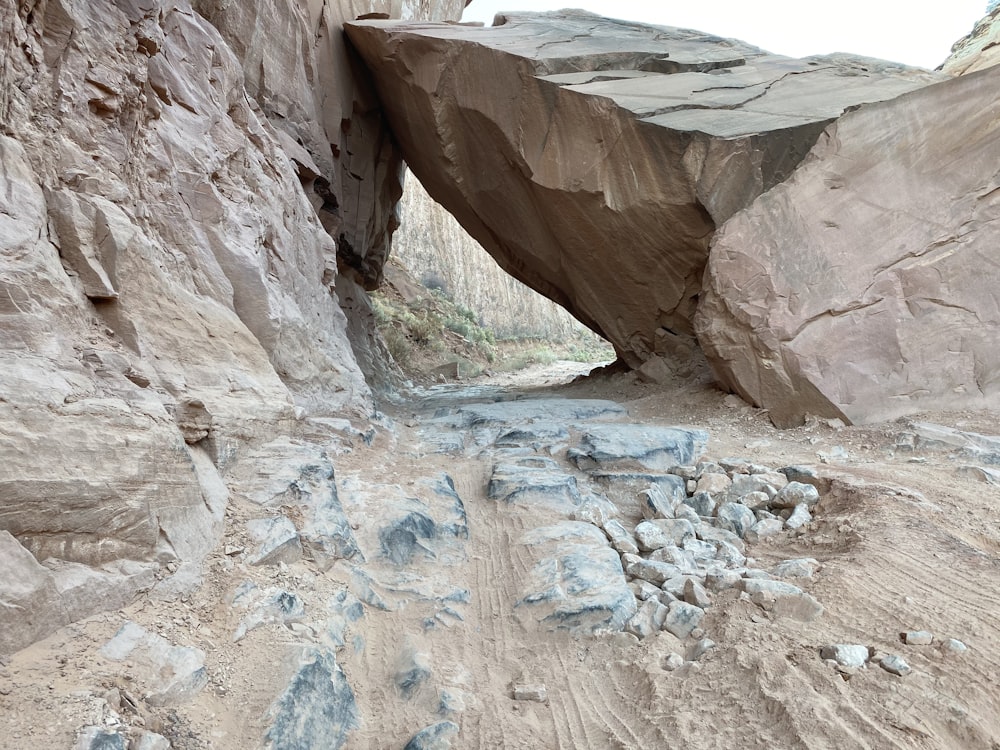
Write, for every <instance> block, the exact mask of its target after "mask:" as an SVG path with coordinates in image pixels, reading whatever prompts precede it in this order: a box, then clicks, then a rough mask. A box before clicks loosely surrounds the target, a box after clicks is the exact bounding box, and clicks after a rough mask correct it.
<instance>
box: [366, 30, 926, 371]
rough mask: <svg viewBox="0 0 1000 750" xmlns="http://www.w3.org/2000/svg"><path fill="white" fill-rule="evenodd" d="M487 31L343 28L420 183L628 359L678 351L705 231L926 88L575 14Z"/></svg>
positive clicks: (839, 62)
mask: <svg viewBox="0 0 1000 750" xmlns="http://www.w3.org/2000/svg"><path fill="white" fill-rule="evenodd" d="M503 20H504V23H503V24H502V25H499V26H494V27H492V28H475V27H463V26H444V25H430V24H423V25H416V24H410V25H406V24H393V23H387V22H383V21H364V22H359V23H355V24H349V25H348V27H347V31H348V35H349V37H350V39H351V41H352V43H353V44H354V45H355V47H356V48H357V49H358V51H359V52H360V53H361V55H362V57H363V58H364V60H365V62H366V63H367V65H368V67H369V69H371V70H372V72H373V74H374V76H375V80H376V86H377V87H378V89H379V94H380V98H381V100H382V102H383V104H384V106H385V107H386V111H387V117H388V119H389V121H390V124H391V125H392V126H393V131H394V133H395V134H396V136H397V137H398V138H399V141H400V145H401V148H402V150H403V153H404V156H405V158H406V161H407V163H408V164H409V165H410V167H411V168H412V169H413V171H414V173H415V174H417V176H418V177H419V178H420V181H421V183H422V184H423V185H424V187H425V188H426V189H427V191H428V192H429V193H430V194H431V195H432V196H433V197H434V199H435V200H437V201H438V202H440V203H441V204H442V205H444V206H445V207H446V208H448V210H449V211H450V212H451V213H453V214H454V215H455V216H456V218H458V220H459V221H460V222H461V224H462V225H463V226H464V227H465V228H466V229H467V230H468V231H469V233H470V234H472V235H473V236H474V237H475V238H476V239H477V240H479V241H480V242H481V243H482V244H483V246H484V247H485V248H486V249H487V251H489V252H490V253H491V254H492V255H493V256H494V257H495V258H496V259H497V261H498V262H499V263H500V265H501V266H502V267H503V268H505V269H506V270H507V271H508V272H510V273H511V274H513V275H514V276H516V277H518V278H519V279H521V280H522V281H524V282H525V283H526V284H528V285H529V286H531V287H533V288H534V289H536V290H538V291H540V292H541V293H543V294H545V295H546V296H548V297H550V298H552V299H554V300H555V301H557V302H559V303H560V304H563V305H564V306H566V307H567V309H569V310H570V311H571V312H572V313H573V314H574V315H575V316H576V317H577V318H578V319H579V320H581V321H583V322H584V323H586V324H587V325H589V326H591V327H592V328H594V330H596V331H598V332H600V333H602V335H604V336H605V337H606V338H607V339H608V340H610V341H611V342H612V343H613V344H614V346H615V348H616V350H617V351H618V353H619V355H620V356H622V357H623V358H624V359H625V360H626V361H627V362H628V364H630V365H631V366H633V367H639V366H640V365H642V364H643V363H644V362H645V361H647V360H649V359H650V358H652V357H654V356H658V355H667V356H670V355H672V354H679V355H680V357H681V358H682V359H689V358H690V356H691V342H690V333H691V330H692V328H691V315H692V313H693V306H694V300H695V299H696V297H697V295H698V292H699V289H700V287H701V271H702V268H703V266H704V263H705V259H706V256H707V250H708V241H709V239H710V237H711V234H712V231H713V229H714V227H715V226H716V225H717V224H720V223H721V222H723V221H725V220H726V219H727V218H728V217H729V216H731V215H732V214H733V213H734V212H735V211H737V210H739V209H740V208H742V207H743V206H745V205H747V204H748V203H749V202H750V201H751V200H753V198H754V197H756V196H757V195H759V194H760V193H761V192H762V191H764V190H766V189H768V188H769V187H771V186H772V185H774V184H775V183H776V182H778V181H780V180H781V179H783V178H784V177H785V176H787V175H788V173H789V172H790V171H791V170H792V169H793V168H794V166H795V165H796V164H797V163H798V161H799V160H800V159H801V158H802V157H803V156H804V155H805V153H806V152H807V151H808V149H809V148H810V147H811V146H812V144H813V143H814V142H815V139H816V137H817V136H818V135H819V133H820V131H821V130H822V128H823V126H824V125H825V124H826V123H827V122H829V121H830V120H831V119H834V118H836V117H837V116H839V115H840V114H841V112H843V111H844V109H845V108H846V107H849V106H852V105H855V104H858V103H860V102H862V101H872V100H878V99H883V98H886V97H891V96H894V95H897V94H899V93H901V92H903V91H907V90H910V89H912V88H914V87H916V86H919V85H921V84H923V83H925V82H927V81H929V80H934V79H935V76H934V75H933V74H929V73H926V72H924V71H921V72H917V71H914V70H906V69H904V68H902V67H901V66H892V65H889V64H886V63H880V62H877V61H871V60H864V61H863V62H862V61H861V60H857V59H850V58H843V57H833V56H831V57H826V58H814V59H810V60H792V59H789V58H783V57H778V56H774V55H768V54H766V53H764V52H762V51H761V50H759V49H757V48H755V47H751V46H749V45H746V44H744V43H741V42H736V41H732V40H721V39H718V38H717V37H712V36H709V35H706V34H701V33H698V32H693V31H688V30H680V29H672V28H667V27H647V26H642V25H639V24H622V23H620V22H615V21H610V20H607V19H601V18H599V17H597V16H594V15H591V14H589V13H584V12H580V11H560V12H556V13H547V14H530V13H517V14H511V13H508V14H505V15H504V16H503ZM456 61H459V65H458V66H457V67H456V65H455V62H456ZM606 248H615V251H614V252H610V251H605V249H606ZM622 248H627V251H626V252H623V251H622Z"/></svg>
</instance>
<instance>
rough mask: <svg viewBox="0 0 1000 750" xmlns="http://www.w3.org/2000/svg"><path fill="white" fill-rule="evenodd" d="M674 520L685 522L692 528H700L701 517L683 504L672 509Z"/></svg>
mask: <svg viewBox="0 0 1000 750" xmlns="http://www.w3.org/2000/svg"><path fill="white" fill-rule="evenodd" d="M674 518H676V519H677V520H678V521H686V522H687V523H689V524H691V526H692V527H698V526H701V516H699V515H698V514H697V513H696V512H695V510H694V508H692V507H691V506H690V505H686V504H684V503H678V504H677V507H675V508H674Z"/></svg>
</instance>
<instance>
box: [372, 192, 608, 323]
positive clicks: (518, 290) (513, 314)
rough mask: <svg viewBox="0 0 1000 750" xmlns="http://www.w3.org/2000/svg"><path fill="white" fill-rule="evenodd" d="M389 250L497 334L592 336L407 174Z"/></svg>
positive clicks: (410, 269) (422, 278)
mask: <svg viewBox="0 0 1000 750" xmlns="http://www.w3.org/2000/svg"><path fill="white" fill-rule="evenodd" d="M400 215H401V221H402V225H401V231H399V232H397V233H396V234H395V235H394V236H393V242H392V252H393V257H395V258H396V259H397V260H398V261H400V263H402V264H403V265H404V266H405V267H406V268H407V269H408V270H409V271H410V272H411V273H412V274H413V275H414V276H415V277H417V278H418V279H419V280H420V281H421V282H422V283H423V284H424V286H428V287H440V288H441V289H442V291H444V292H446V293H447V294H448V295H449V296H450V297H451V298H452V299H454V300H455V302H457V303H459V304H460V305H464V306H465V307H468V308H469V309H471V310H472V311H474V312H475V313H476V314H477V315H478V316H479V317H480V320H481V322H482V324H483V325H484V326H486V327H487V328H490V329H492V330H493V331H494V333H495V334H496V335H497V337H498V338H541V339H564V338H566V337H568V336H588V337H589V336H594V334H593V333H591V331H590V330H589V329H588V328H586V327H585V326H584V325H583V324H581V323H580V322H578V321H577V320H576V319H575V318H574V317H573V316H572V315H570V314H569V313H568V312H566V311H565V310H564V309H563V308H561V307H559V305H557V304H555V303H554V302H552V301H551V300H549V299H547V298H546V297H543V296H541V295H540V294H538V293H537V292H535V291H533V290H532V289H529V288H528V287H526V286H525V285H524V284H522V283H521V282H519V281H518V280H517V279H515V278H513V277H512V276H510V275H508V274H507V273H506V272H505V271H503V269H501V268H500V266H498V265H497V264H496V261H495V260H493V258H492V257H490V255H489V254H488V253H487V252H486V251H485V250H484V249H483V248H482V246H480V244H479V243H478V242H476V241H475V240H474V239H472V237H470V236H469V234H468V233H467V232H466V231H465V230H464V229H462V226H461V225H460V224H459V223H458V222H457V221H456V220H455V218H454V217H453V216H452V215H451V214H449V213H448V212H447V211H445V209H444V208H442V207H441V205H440V204H438V203H437V202H436V201H435V200H434V199H433V198H431V197H430V196H429V195H427V192H426V191H425V190H424V188H423V186H422V185H421V184H420V182H419V181H418V180H417V179H416V178H415V177H414V176H413V175H412V174H407V176H406V180H405V183H404V189H403V200H402V203H401V204H400Z"/></svg>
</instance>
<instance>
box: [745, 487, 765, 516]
mask: <svg viewBox="0 0 1000 750" xmlns="http://www.w3.org/2000/svg"><path fill="white" fill-rule="evenodd" d="M739 502H741V503H743V505H745V506H747V507H748V508H749V509H750V510H752V511H753V512H754V514H756V513H759V512H760V511H762V510H766V509H768V508H770V507H771V497H770V496H768V494H767V493H766V492H759V491H755V492H749V493H747V494H746V495H744V496H743V497H741V498H739Z"/></svg>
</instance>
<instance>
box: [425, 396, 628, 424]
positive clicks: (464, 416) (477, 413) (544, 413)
mask: <svg viewBox="0 0 1000 750" xmlns="http://www.w3.org/2000/svg"><path fill="white" fill-rule="evenodd" d="M626 415H627V412H626V411H625V408H624V407H623V406H622V405H621V404H618V403H615V402H614V401H602V400H599V399H579V398H537V399H519V400H517V401H498V402H495V403H488V404H466V405H464V406H460V407H458V408H457V409H443V410H441V411H439V412H438V414H436V415H435V416H437V417H448V418H453V419H454V420H455V421H454V424H455V426H456V427H465V428H469V427H481V426H484V425H498V426H502V425H512V426H513V425H517V426H523V425H527V424H532V423H533V422H542V423H548V424H552V423H556V424H566V423H568V422H578V421H584V420H595V419H613V418H616V417H623V416H626Z"/></svg>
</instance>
